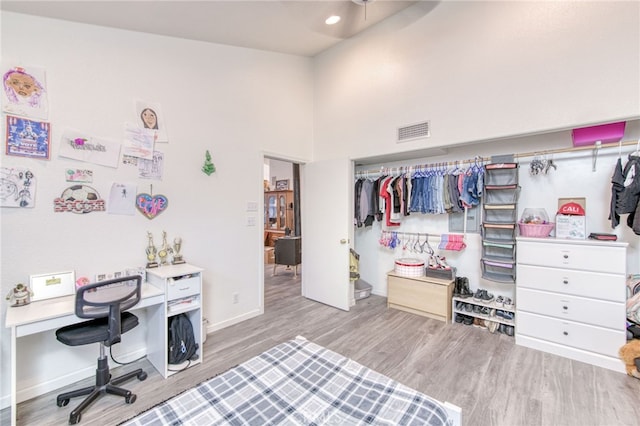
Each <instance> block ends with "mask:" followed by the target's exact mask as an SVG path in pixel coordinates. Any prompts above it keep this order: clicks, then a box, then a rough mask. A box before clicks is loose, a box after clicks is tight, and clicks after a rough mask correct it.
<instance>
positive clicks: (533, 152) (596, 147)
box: [513, 141, 638, 158]
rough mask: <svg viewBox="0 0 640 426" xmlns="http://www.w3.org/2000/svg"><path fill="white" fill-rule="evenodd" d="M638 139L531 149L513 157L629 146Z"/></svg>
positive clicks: (635, 143) (636, 142) (634, 143)
mask: <svg viewBox="0 0 640 426" xmlns="http://www.w3.org/2000/svg"><path fill="white" fill-rule="evenodd" d="M637 144H638V141H626V142H612V143H607V144H602V145H599V146H598V145H585V146H574V147H571V148H557V149H545V150H542V151H532V152H521V153H518V154H514V155H513V157H514V158H524V157H535V156H536V155H545V154H560V153H563V152H574V151H589V150H594V149H604V148H619V147H621V146H629V145H637Z"/></svg>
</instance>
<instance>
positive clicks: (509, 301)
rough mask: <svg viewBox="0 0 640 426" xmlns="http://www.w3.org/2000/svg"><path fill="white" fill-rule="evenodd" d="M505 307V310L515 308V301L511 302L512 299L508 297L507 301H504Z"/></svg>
mask: <svg viewBox="0 0 640 426" xmlns="http://www.w3.org/2000/svg"><path fill="white" fill-rule="evenodd" d="M503 306H504V307H505V308H513V300H511V298H509V297H507V298H506V299H504V303H503Z"/></svg>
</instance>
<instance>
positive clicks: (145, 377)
mask: <svg viewBox="0 0 640 426" xmlns="http://www.w3.org/2000/svg"><path fill="white" fill-rule="evenodd" d="M137 377H138V380H140V381H143V380H146V379H147V373H145V372H144V371H143V372H141V373H140V374H138V376H137Z"/></svg>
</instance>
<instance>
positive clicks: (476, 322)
mask: <svg viewBox="0 0 640 426" xmlns="http://www.w3.org/2000/svg"><path fill="white" fill-rule="evenodd" d="M473 326H474V327H478V328H484V327H485V325H484V320H483V319H482V318H474V320H473Z"/></svg>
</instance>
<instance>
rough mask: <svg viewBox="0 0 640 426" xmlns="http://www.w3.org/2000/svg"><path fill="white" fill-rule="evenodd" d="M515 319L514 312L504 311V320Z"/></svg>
mask: <svg viewBox="0 0 640 426" xmlns="http://www.w3.org/2000/svg"><path fill="white" fill-rule="evenodd" d="M513 317H514V315H513V312H508V311H504V312H503V313H502V318H504V319H506V320H512V319H513Z"/></svg>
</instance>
